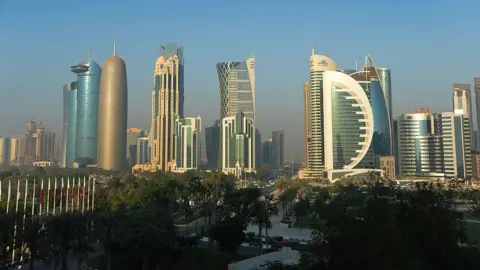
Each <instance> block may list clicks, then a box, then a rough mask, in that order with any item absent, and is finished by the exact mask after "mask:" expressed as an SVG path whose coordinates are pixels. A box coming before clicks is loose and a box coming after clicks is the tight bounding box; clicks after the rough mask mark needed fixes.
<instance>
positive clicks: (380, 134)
mask: <svg viewBox="0 0 480 270" xmlns="http://www.w3.org/2000/svg"><path fill="white" fill-rule="evenodd" d="M381 72H382V73H381ZM380 74H382V76H380ZM389 74H390V73H389V70H388V69H385V68H381V69H380V70H379V69H377V67H376V66H375V64H374V63H373V60H372V57H371V56H370V55H368V56H367V57H366V58H365V64H364V66H363V68H362V70H360V71H358V72H355V73H353V74H351V75H350V76H351V77H352V78H354V79H355V80H356V81H357V82H358V83H359V84H360V86H362V88H363V90H364V91H365V94H366V95H367V96H368V99H369V100H370V105H371V107H372V111H373V118H374V119H373V123H374V126H373V128H374V132H373V141H372V144H371V146H370V149H369V152H368V153H367V156H366V157H365V158H364V161H363V162H362V163H363V165H364V166H368V163H373V165H374V167H375V168H377V169H379V168H380V157H381V156H390V155H392V153H393V137H392V117H391V114H390V113H391V91H390V90H391V87H390V75H389Z"/></svg>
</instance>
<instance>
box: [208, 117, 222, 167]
mask: <svg viewBox="0 0 480 270" xmlns="http://www.w3.org/2000/svg"><path fill="white" fill-rule="evenodd" d="M205 148H206V150H207V162H208V163H207V164H208V169H210V170H212V169H218V168H220V166H219V161H220V160H219V154H220V120H217V121H215V124H213V126H211V127H206V128H205Z"/></svg>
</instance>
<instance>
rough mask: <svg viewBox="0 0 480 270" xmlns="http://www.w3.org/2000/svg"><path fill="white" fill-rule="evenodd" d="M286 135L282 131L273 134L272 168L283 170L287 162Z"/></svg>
mask: <svg viewBox="0 0 480 270" xmlns="http://www.w3.org/2000/svg"><path fill="white" fill-rule="evenodd" d="M284 137H285V133H284V132H283V131H281V130H277V131H273V132H272V161H273V162H272V165H273V166H272V168H274V169H282V168H283V163H284V162H285V154H284V149H285V138H284Z"/></svg>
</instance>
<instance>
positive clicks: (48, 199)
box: [45, 177, 50, 216]
mask: <svg viewBox="0 0 480 270" xmlns="http://www.w3.org/2000/svg"><path fill="white" fill-rule="evenodd" d="M49 210H50V177H48V190H47V211H45V214H46V215H47V216H48V214H49V213H48V211H49Z"/></svg>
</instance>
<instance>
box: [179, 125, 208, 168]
mask: <svg viewBox="0 0 480 270" xmlns="http://www.w3.org/2000/svg"><path fill="white" fill-rule="evenodd" d="M201 128H202V119H201V118H200V116H197V117H186V118H183V119H177V120H176V121H175V135H174V136H175V137H174V144H175V153H176V154H175V165H174V169H173V171H175V172H185V171H188V170H197V169H198V162H199V160H200V131H201Z"/></svg>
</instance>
